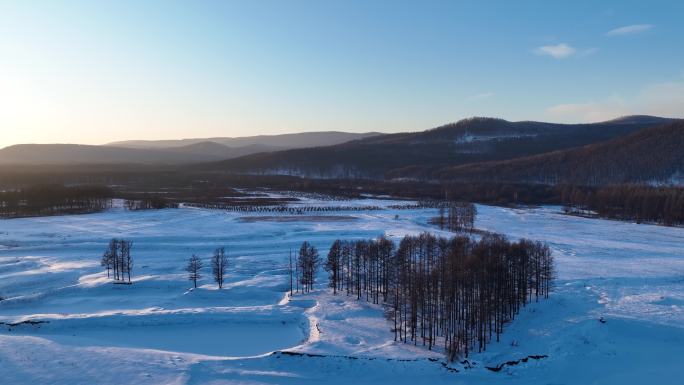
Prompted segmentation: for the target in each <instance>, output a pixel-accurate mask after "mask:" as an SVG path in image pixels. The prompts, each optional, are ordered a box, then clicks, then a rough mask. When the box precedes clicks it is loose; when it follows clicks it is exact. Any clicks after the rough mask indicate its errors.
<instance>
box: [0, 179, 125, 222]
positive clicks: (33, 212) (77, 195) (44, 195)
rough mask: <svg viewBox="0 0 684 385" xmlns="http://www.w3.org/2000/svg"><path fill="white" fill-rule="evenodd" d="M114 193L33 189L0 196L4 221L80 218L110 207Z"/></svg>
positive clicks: (83, 188) (98, 188) (88, 189)
mask: <svg viewBox="0 0 684 385" xmlns="http://www.w3.org/2000/svg"><path fill="white" fill-rule="evenodd" d="M113 195H114V192H113V191H112V190H111V189H110V188H108V187H103V186H73V187H65V186H54V185H51V186H34V187H29V188H25V189H21V190H15V191H2V192H0V216H1V217H4V218H15V217H29V216H46V215H63V214H82V213H92V212H97V211H102V210H104V209H107V208H109V207H111V204H112V196H113Z"/></svg>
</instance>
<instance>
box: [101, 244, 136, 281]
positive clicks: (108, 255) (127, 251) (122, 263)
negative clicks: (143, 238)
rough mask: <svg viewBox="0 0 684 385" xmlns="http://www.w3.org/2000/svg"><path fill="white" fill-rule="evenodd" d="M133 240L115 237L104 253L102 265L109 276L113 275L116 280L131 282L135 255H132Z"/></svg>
mask: <svg viewBox="0 0 684 385" xmlns="http://www.w3.org/2000/svg"><path fill="white" fill-rule="evenodd" d="M131 248H133V241H127V240H125V239H116V238H113V239H112V240H110V241H109V245H107V250H105V252H104V254H102V260H101V261H100V265H102V267H104V268H105V270H107V278H110V277H112V276H113V278H114V280H115V281H116V282H126V278H128V283H129V284H130V283H131V271H132V270H133V257H131Z"/></svg>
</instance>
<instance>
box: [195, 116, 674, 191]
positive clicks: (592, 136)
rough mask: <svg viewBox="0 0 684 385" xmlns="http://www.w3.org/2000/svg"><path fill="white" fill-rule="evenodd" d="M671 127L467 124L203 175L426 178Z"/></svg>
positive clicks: (224, 166) (649, 121)
mask: <svg viewBox="0 0 684 385" xmlns="http://www.w3.org/2000/svg"><path fill="white" fill-rule="evenodd" d="M670 121H672V120H671V119H666V118H659V117H651V116H630V117H625V118H621V119H616V120H611V121H606V122H600V123H591V124H554V123H544V122H531V121H522V122H509V121H506V120H502V119H492V118H471V119H465V120H461V121H459V122H457V123H452V124H447V125H444V126H441V127H437V128H434V129H431V130H427V131H422V132H416V133H402V134H392V135H382V136H377V137H370V138H365V139H361V140H355V141H351V142H347V143H343V144H339V145H335V146H328V147H315V148H307V149H298V150H289V151H279V152H272V153H261V154H253V155H249V156H245V157H239V158H235V159H231V160H227V161H221V162H216V163H210V164H203V165H201V166H198V167H201V168H202V169H205V170H206V169H209V170H217V171H218V170H220V171H226V172H236V173H263V174H290V175H301V176H307V177H323V178H327V177H352V178H353V177H371V178H383V177H403V176H408V177H428V178H429V177H431V175H433V174H434V173H435V172H436V171H437V170H439V169H443V168H446V167H452V166H458V165H464V164H468V163H477V162H487V161H501V160H509V159H514V158H520V157H526V156H530V155H537V154H542V153H547V152H551V151H556V150H564V149H568V148H572V147H578V146H583V145H587V144H592V143H598V142H601V141H605V140H609V139H612V138H616V137H619V136H623V135H627V134H630V133H633V132H636V131H638V130H641V129H644V128H647V127H652V126H654V125H658V124H663V123H667V122H670Z"/></svg>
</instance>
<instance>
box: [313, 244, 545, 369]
mask: <svg viewBox="0 0 684 385" xmlns="http://www.w3.org/2000/svg"><path fill="white" fill-rule="evenodd" d="M325 270H326V271H327V272H328V274H329V283H330V287H331V288H332V289H333V293H334V294H337V293H338V292H344V293H346V294H347V295H351V296H356V298H357V299H359V300H366V301H369V302H371V301H372V302H373V303H376V304H383V305H384V307H385V309H386V316H387V318H388V319H389V320H390V321H392V322H393V325H394V327H393V332H394V336H395V340H397V341H403V342H405V343H409V342H413V343H414V344H416V345H417V344H418V343H421V344H422V345H426V346H427V347H428V348H429V349H432V348H433V347H434V346H436V345H437V344H438V343H439V344H441V345H443V347H444V349H445V351H446V353H447V356H448V358H449V359H450V360H454V359H455V358H456V357H458V356H460V355H465V356H468V354H469V353H470V352H471V351H473V350H474V349H477V350H478V351H483V350H484V349H485V347H486V345H487V343H488V342H489V341H490V340H491V338H493V337H494V336H496V339H497V341H498V340H499V336H500V335H501V333H502V330H503V326H504V324H506V323H507V322H509V321H511V320H512V319H513V317H514V316H515V315H516V314H517V313H518V312H519V310H520V309H521V308H522V307H523V306H525V305H526V304H527V303H529V302H530V301H533V300H534V301H537V300H538V299H539V298H540V297H543V298H547V297H548V295H549V291H550V289H551V281H552V279H553V277H554V269H553V257H552V255H551V251H550V249H549V247H548V245H546V244H544V243H541V242H534V241H530V240H526V239H521V240H519V241H517V242H511V241H508V240H507V239H506V238H505V237H504V236H502V235H497V234H489V235H486V236H484V237H482V238H481V239H480V240H479V241H475V240H473V239H472V238H469V237H465V236H457V237H454V238H451V239H447V238H442V237H439V238H438V237H435V236H434V235H431V234H428V233H424V234H421V235H419V236H406V237H404V238H403V239H402V240H401V242H400V243H399V245H398V247H395V245H394V243H393V242H392V241H390V240H389V239H387V238H384V237H381V238H379V239H377V240H360V241H342V240H336V241H335V242H334V243H333V244H332V246H331V248H330V251H329V253H328V256H327V260H326V262H325Z"/></svg>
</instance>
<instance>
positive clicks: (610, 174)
mask: <svg viewBox="0 0 684 385" xmlns="http://www.w3.org/2000/svg"><path fill="white" fill-rule="evenodd" d="M435 176H436V177H438V178H440V179H445V180H452V181H497V182H516V183H554V184H555V183H568V184H582V185H599V184H609V183H672V184H679V185H682V184H684V122H683V121H679V122H675V123H670V124H666V125H662V126H658V127H653V128H648V129H644V130H641V131H638V132H636V133H633V134H630V135H627V136H624V137H619V138H615V139H612V140H609V141H605V142H601V143H596V144H591V145H587V146H583V147H579V148H574V149H569V150H564V151H555V152H551V153H548V154H542V155H536V156H530V157H525V158H521V159H514V160H509V161H498V162H487V163H480V164H470V165H463V166H458V167H451V168H447V169H443V170H440V171H438V172H437V173H436V175H435Z"/></svg>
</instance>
